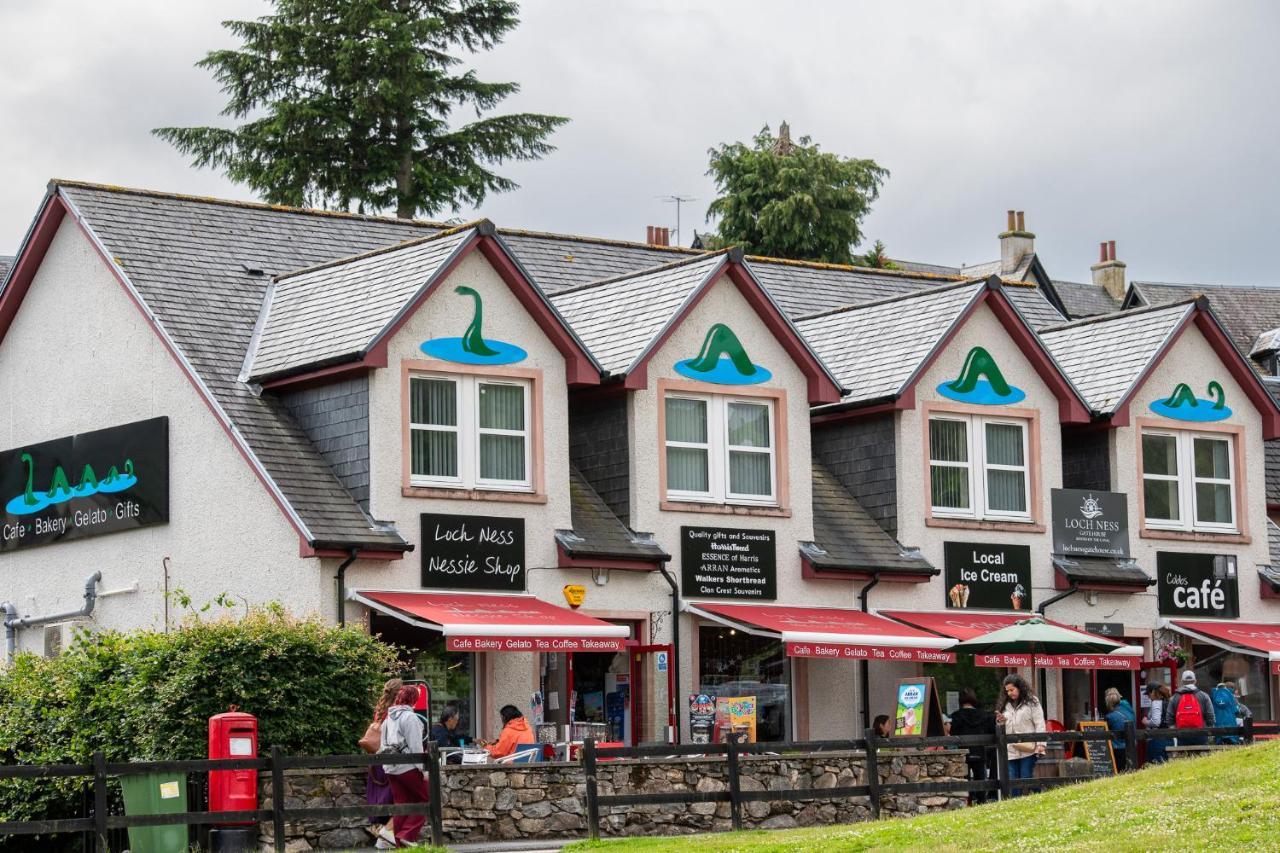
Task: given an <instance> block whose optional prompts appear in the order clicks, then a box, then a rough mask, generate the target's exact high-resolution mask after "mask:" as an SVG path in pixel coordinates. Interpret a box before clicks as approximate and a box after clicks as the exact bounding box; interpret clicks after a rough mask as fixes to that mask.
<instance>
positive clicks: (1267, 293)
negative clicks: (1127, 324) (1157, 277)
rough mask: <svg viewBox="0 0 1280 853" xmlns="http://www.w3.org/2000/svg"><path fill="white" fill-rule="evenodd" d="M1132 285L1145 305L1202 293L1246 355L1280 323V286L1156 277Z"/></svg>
mask: <svg viewBox="0 0 1280 853" xmlns="http://www.w3.org/2000/svg"><path fill="white" fill-rule="evenodd" d="M1132 286H1133V289H1134V291H1135V292H1136V294H1137V295H1138V297H1139V298H1140V299H1141V300H1142V301H1143V304H1146V305H1165V304H1168V303H1170V302H1180V301H1182V300H1185V299H1191V298H1193V297H1195V296H1196V295H1199V294H1203V295H1204V296H1205V297H1207V298H1208V300H1209V307H1210V308H1212V309H1213V315H1214V316H1215V317H1217V318H1218V322H1219V323H1221V324H1222V327H1223V328H1224V329H1226V331H1227V334H1228V335H1229V336H1230V337H1231V341H1232V343H1234V344H1235V345H1236V349H1238V350H1240V354H1241V355H1243V356H1244V357H1245V358H1248V357H1249V352H1250V350H1252V349H1253V345H1254V342H1255V341H1256V340H1257V339H1258V336H1259V335H1261V334H1262V333H1263V332H1266V331H1269V330H1271V329H1274V328H1276V327H1277V326H1280V287H1257V286H1236V285H1223V284H1168V283H1164V282H1156V281H1135V282H1133V285H1132Z"/></svg>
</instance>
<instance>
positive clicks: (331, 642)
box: [0, 608, 397, 820]
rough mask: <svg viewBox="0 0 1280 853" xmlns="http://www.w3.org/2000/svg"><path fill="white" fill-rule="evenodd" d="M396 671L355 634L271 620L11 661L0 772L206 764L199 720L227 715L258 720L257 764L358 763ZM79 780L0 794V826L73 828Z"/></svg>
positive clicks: (94, 643) (138, 636)
mask: <svg viewBox="0 0 1280 853" xmlns="http://www.w3.org/2000/svg"><path fill="white" fill-rule="evenodd" d="M396 667H397V663H396V656H395V651H394V649H393V648H392V647H390V646H388V645H386V644H384V643H382V642H381V641H379V640H378V639H376V638H374V637H370V636H369V635H367V634H365V633H364V632H362V631H360V630H358V629H351V628H348V629H338V628H334V627H330V626H327V625H323V624H321V623H319V622H317V621H313V620H306V619H295V618H292V617H289V616H288V615H286V614H285V613H284V612H283V611H282V610H281V609H280V608H269V609H266V610H260V611H256V612H252V613H250V614H249V615H248V616H246V617H244V618H242V619H239V620H231V619H222V620H218V621H213V622H193V623H190V624H187V625H184V626H183V627H181V628H178V629H176V630H173V631H170V632H169V633H158V632H154V631H143V632H136V633H129V634H124V633H119V632H115V631H106V632H102V633H97V634H85V635H81V636H80V637H79V638H78V639H77V640H76V642H75V643H74V644H72V646H71V647H70V648H69V649H67V651H66V652H64V653H63V654H62V655H60V656H59V657H57V658H53V659H45V658H39V657H35V656H32V655H20V656H18V658H17V659H16V660H15V661H14V663H13V664H12V665H11V666H10V667H9V668H8V669H7V670H5V671H3V672H2V673H0V763H5V764H52V763H64V762H69V763H75V762H87V761H88V760H89V758H90V756H91V755H92V754H93V752H94V751H95V750H99V749H100V750H102V751H103V752H104V753H105V754H106V756H107V759H108V760H109V761H110V760H115V761H121V760H130V759H132V760H163V759H188V758H204V757H206V755H207V752H208V718H209V717H211V716H213V715H214V714H218V713H221V712H223V711H226V710H227V709H228V708H229V707H230V706H231V705H236V706H238V708H239V709H240V710H242V711H247V712H249V713H251V714H253V715H254V716H256V717H257V718H258V738H259V746H260V749H261V751H262V752H266V751H267V750H269V749H270V747H271V746H273V745H275V746H279V747H280V748H281V749H283V750H284V751H285V752H286V753H292V754H295V755H297V754H309V755H323V754H340V753H350V752H355V751H356V746H355V742H356V739H357V738H359V737H360V735H361V734H363V733H364V729H365V726H366V725H367V724H368V720H369V716H370V712H371V708H372V704H373V702H374V701H375V699H376V696H377V692H378V689H379V688H380V686H381V684H382V681H383V679H385V678H386V677H387V674H388V673H389V672H391V671H393V670H394V669H395V668H396ZM82 784H83V782H82V780H0V815H4V816H5V817H4V819H6V820H30V819H37V818H44V817H60V816H67V815H71V814H75V812H76V810H77V809H79V807H80V797H81V793H80V792H81V786H82Z"/></svg>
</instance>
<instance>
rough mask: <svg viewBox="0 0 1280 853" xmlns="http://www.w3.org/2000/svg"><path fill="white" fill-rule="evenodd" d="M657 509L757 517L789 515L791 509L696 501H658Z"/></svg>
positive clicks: (785, 516)
mask: <svg viewBox="0 0 1280 853" xmlns="http://www.w3.org/2000/svg"><path fill="white" fill-rule="evenodd" d="M658 509H660V510H662V511H664V512H703V513H709V514H711V515H746V516H756V517H759V518H790V517H791V510H790V509H788V508H786V507H778V506H748V505H744V504H708V503H697V502H696V501H659V502H658Z"/></svg>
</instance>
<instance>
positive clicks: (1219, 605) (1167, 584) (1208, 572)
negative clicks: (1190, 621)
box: [1156, 551, 1240, 619]
mask: <svg viewBox="0 0 1280 853" xmlns="http://www.w3.org/2000/svg"><path fill="white" fill-rule="evenodd" d="M1156 573H1157V574H1158V576H1159V577H1158V579H1157V580H1158V584H1159V586H1158V594H1157V598H1158V600H1159V603H1160V615H1161V616H1207V617H1211V618H1216V619H1235V618H1238V617H1239V616H1240V589H1239V579H1238V577H1237V574H1238V571H1237V565H1236V558H1235V557H1234V556H1231V555H1229V554H1184V553H1177V552H1173V551H1157V552H1156Z"/></svg>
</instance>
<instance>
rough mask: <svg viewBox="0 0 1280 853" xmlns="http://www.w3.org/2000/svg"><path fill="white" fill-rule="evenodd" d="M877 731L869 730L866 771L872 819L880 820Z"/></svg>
mask: <svg viewBox="0 0 1280 853" xmlns="http://www.w3.org/2000/svg"><path fill="white" fill-rule="evenodd" d="M878 739H879V738H877V737H876V730H875V729H867V749H866V754H867V758H866V762H865V763H866V771H867V801H868V803H869V804H870V806H871V819H872V820H879V819H880V760H879V757H878V755H877V752H876V741H877V740H878Z"/></svg>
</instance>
